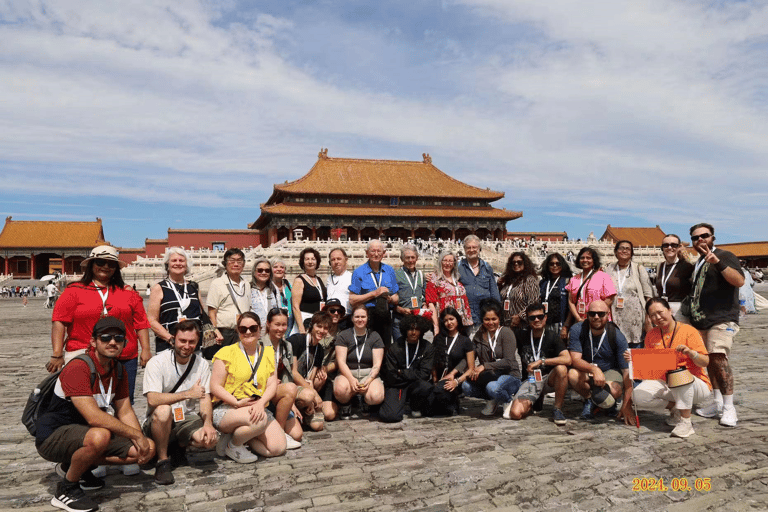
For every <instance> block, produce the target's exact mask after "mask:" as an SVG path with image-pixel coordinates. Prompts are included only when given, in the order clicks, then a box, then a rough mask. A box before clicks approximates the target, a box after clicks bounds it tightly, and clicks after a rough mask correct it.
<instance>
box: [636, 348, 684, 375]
mask: <svg viewBox="0 0 768 512" xmlns="http://www.w3.org/2000/svg"><path fill="white" fill-rule="evenodd" d="M631 354H632V373H633V376H634V378H635V379H642V380H658V379H661V380H664V379H666V378H667V371H668V370H674V369H676V368H677V354H676V353H675V349H673V348H634V349H632V350H631Z"/></svg>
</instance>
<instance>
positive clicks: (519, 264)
mask: <svg viewBox="0 0 768 512" xmlns="http://www.w3.org/2000/svg"><path fill="white" fill-rule="evenodd" d="M512 266H513V267H522V266H523V260H512Z"/></svg>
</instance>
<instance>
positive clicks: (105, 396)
mask: <svg viewBox="0 0 768 512" xmlns="http://www.w3.org/2000/svg"><path fill="white" fill-rule="evenodd" d="M99 389H100V390H101V403H102V405H101V406H102V407H109V403H110V402H111V401H112V377H110V378H109V388H108V389H107V391H104V383H103V382H101V377H99Z"/></svg>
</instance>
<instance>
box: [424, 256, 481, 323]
mask: <svg viewBox="0 0 768 512" xmlns="http://www.w3.org/2000/svg"><path fill="white" fill-rule="evenodd" d="M456 263H457V261H456V255H455V254H454V253H453V252H451V251H443V252H441V253H440V254H439V255H438V257H437V259H436V260H435V271H434V272H433V273H432V275H431V276H430V277H429V280H428V281H427V287H426V289H425V291H424V295H425V302H426V303H427V304H429V309H430V310H431V311H432V324H433V326H434V331H435V334H438V333H439V332H440V324H439V321H438V319H439V317H440V313H442V312H443V310H444V309H445V308H447V307H452V308H453V309H455V310H456V311H457V312H458V313H459V316H460V317H461V324H462V325H463V326H464V327H468V328H471V327H472V323H473V322H472V312H471V311H470V309H469V300H468V299H467V290H466V289H465V288H464V285H463V284H461V282H460V281H459V279H460V278H461V276H460V275H459V266H458V265H457V264H456Z"/></svg>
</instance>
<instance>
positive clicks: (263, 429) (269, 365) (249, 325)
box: [211, 311, 285, 463]
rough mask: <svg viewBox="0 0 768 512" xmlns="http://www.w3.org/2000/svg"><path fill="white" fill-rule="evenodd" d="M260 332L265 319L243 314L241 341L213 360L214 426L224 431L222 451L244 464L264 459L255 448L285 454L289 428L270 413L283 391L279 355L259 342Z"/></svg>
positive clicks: (273, 454) (266, 454) (239, 325)
mask: <svg viewBox="0 0 768 512" xmlns="http://www.w3.org/2000/svg"><path fill="white" fill-rule="evenodd" d="M260 330H261V325H260V324H259V317H258V316H257V315H256V314H255V313H251V312H250V311H247V312H245V313H243V314H242V315H241V316H240V318H239V319H238V321H237V332H238V334H239V337H240V342H239V343H237V344H234V345H228V346H226V347H222V348H221V349H220V350H219V351H218V352H216V354H215V355H214V356H213V371H212V373H211V395H213V400H214V409H213V426H214V427H216V429H217V430H219V431H220V432H221V433H222V435H221V437H220V438H219V443H218V444H217V445H216V452H217V453H218V454H219V456H222V457H223V456H224V455H225V454H226V455H227V456H228V457H229V458H230V459H232V460H234V461H235V462H240V463H248V462H255V461H256V460H258V457H257V456H256V455H254V453H252V452H251V450H253V452H255V453H257V454H258V455H262V456H264V457H276V456H279V455H283V454H284V453H285V435H284V433H283V430H282V429H281V428H280V425H279V424H278V423H277V422H276V421H275V418H274V417H273V415H272V413H271V412H269V411H268V410H267V406H268V405H269V402H270V400H272V399H273V398H274V396H275V391H277V374H276V373H275V353H274V351H273V350H272V348H271V347H262V346H261V345H260V344H259V341H258V340H259V337H258V336H259V331H260ZM249 447H250V449H251V450H249V449H248V448H249Z"/></svg>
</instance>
